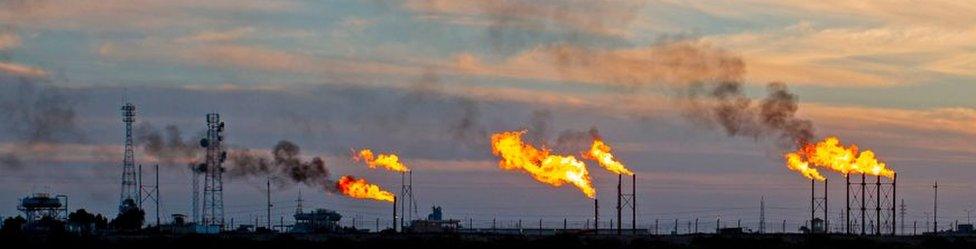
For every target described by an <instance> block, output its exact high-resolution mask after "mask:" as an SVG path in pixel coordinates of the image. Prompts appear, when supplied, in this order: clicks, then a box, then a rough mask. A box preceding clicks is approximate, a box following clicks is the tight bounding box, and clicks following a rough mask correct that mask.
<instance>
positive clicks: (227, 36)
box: [176, 27, 255, 43]
mask: <svg viewBox="0 0 976 249" xmlns="http://www.w3.org/2000/svg"><path fill="white" fill-rule="evenodd" d="M254 30H255V29H254V28H252V27H241V28H236V29H231V30H223V31H203V32H198V33H195V34H193V35H189V36H184V37H179V38H176V42H177V43H192V42H229V41H235V40H238V39H240V38H242V37H244V36H246V35H248V34H251V33H254Z"/></svg>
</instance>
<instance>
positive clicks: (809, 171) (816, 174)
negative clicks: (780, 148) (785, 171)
mask: <svg viewBox="0 0 976 249" xmlns="http://www.w3.org/2000/svg"><path fill="white" fill-rule="evenodd" d="M786 166H787V167H789V169H790V170H793V171H796V172H800V174H803V176H805V177H807V178H810V179H814V180H817V181H823V180H826V179H827V178H826V177H824V176H823V175H821V174H820V171H817V169H814V168H812V167H810V163H808V162H804V161H803V158H802V157H800V154H797V153H788V154H786Z"/></svg>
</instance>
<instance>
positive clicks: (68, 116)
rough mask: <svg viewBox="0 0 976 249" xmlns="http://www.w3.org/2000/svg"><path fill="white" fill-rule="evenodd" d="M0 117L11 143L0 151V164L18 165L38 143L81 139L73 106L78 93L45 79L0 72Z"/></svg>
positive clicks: (52, 144) (82, 136)
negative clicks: (60, 87)
mask: <svg viewBox="0 0 976 249" xmlns="http://www.w3.org/2000/svg"><path fill="white" fill-rule="evenodd" d="M0 89H3V91H2V93H0V121H2V122H3V129H4V134H5V135H7V136H11V137H10V138H9V139H10V140H8V141H9V142H10V143H12V144H13V146H10V150H9V151H6V152H4V153H3V154H2V155H0V167H3V168H8V169H20V168H23V167H24V164H25V163H26V162H27V161H26V160H25V157H31V156H34V155H36V154H38V152H37V150H38V149H39V146H41V145H45V146H54V147H55V149H57V150H60V149H61V148H59V147H60V146H59V145H61V144H62V143H65V142H79V143H80V142H84V141H85V140H86V139H85V136H84V134H83V133H82V131H81V129H79V127H78V120H77V114H76V112H75V109H74V106H75V105H76V104H77V103H78V102H79V101H80V100H79V98H78V96H75V95H71V94H68V93H66V92H65V91H64V90H63V89H59V88H58V87H55V86H52V85H50V84H49V83H48V82H47V81H46V80H45V79H41V78H33V77H27V76H10V75H3V74H2V73H0Z"/></svg>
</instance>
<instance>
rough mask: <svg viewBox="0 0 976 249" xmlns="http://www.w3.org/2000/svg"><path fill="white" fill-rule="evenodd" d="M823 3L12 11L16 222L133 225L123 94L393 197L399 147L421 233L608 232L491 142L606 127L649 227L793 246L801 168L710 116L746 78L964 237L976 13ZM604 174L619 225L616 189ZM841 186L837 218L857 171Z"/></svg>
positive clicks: (2, 31) (176, 203)
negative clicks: (367, 160) (717, 223)
mask: <svg viewBox="0 0 976 249" xmlns="http://www.w3.org/2000/svg"><path fill="white" fill-rule="evenodd" d="M821 2H824V3H821ZM826 2H827V1H792V0H785V1H784V0H779V1H764V0H752V1H688V2H685V1H669V0H646V1H645V0H609V1H590V0H568V1H550V0H541V1H489V0H402V1H394V0H369V1H345V0H336V1H252V0H216V1H203V2H201V1H185V0H176V1H143V0H140V1H122V0H102V1H55V0H41V1H26V0H7V1H0V106H2V107H4V108H3V110H2V111H0V119H2V120H3V124H4V125H5V126H4V127H3V130H2V131H0V154H2V156H0V164H2V165H3V167H0V186H2V188H0V215H2V216H4V217H7V216H13V215H16V214H18V212H17V210H16V206H17V201H18V198H21V197H23V196H25V195H27V194H29V193H32V192H45V191H46V192H55V193H63V194H67V195H69V198H70V204H71V208H72V209H75V208H86V209H89V210H94V211H96V212H99V213H103V214H108V215H110V216H114V215H115V212H116V206H117V205H118V196H119V184H120V183H119V182H120V174H121V166H120V165H121V155H122V141H123V126H122V122H121V120H120V117H119V112H118V110H119V106H120V105H121V104H122V101H123V98H125V99H127V100H128V101H129V102H132V103H133V104H135V105H136V106H137V108H138V111H137V112H138V114H137V115H138V116H137V126H140V125H141V126H146V125H151V126H153V127H155V128H158V129H161V128H163V127H165V126H167V125H174V126H176V127H178V128H179V129H180V130H181V131H182V132H183V135H184V136H183V138H185V139H187V140H192V139H191V138H192V137H194V135H196V134H198V133H200V132H201V131H203V130H204V129H205V128H206V127H205V122H204V121H205V120H204V115H205V114H206V113H209V112H219V113H220V114H221V115H222V117H223V118H224V120H225V121H226V122H227V143H228V144H229V145H228V146H229V149H231V150H242V149H250V150H251V151H254V152H256V153H268V150H270V149H271V147H272V146H274V145H275V144H276V143H278V142H279V141H281V140H288V141H291V142H294V143H295V144H296V145H298V146H300V147H301V149H302V152H301V153H302V155H303V156H306V157H314V156H319V157H322V158H323V159H324V160H325V165H326V166H327V167H328V168H329V170H330V171H331V173H332V176H331V178H333V180H334V179H338V177H339V176H341V175H346V174H351V175H356V176H358V177H364V178H366V179H369V180H370V182H374V183H377V184H379V185H381V186H383V187H384V188H387V189H389V190H391V191H395V192H398V191H399V189H400V186H399V175H397V174H395V173H392V172H384V171H381V170H375V169H368V168H367V167H366V166H365V165H364V164H362V163H359V162H356V161H354V160H353V159H352V156H353V151H354V150H358V149H361V148H370V149H372V150H374V151H377V152H383V153H396V154H398V155H399V156H400V159H401V161H403V162H404V163H405V164H407V165H408V166H409V167H411V168H412V169H413V171H414V178H415V179H414V192H415V195H416V199H417V201H418V208H419V209H420V210H419V211H418V214H419V215H420V216H425V215H426V214H427V213H428V211H429V207H430V206H432V205H438V206H443V207H444V211H445V216H446V217H450V218H457V219H463V220H467V219H468V218H472V219H475V221H476V224H475V225H478V226H486V224H490V221H491V219H492V218H497V219H498V220H499V221H500V222H501V221H504V222H509V223H510V222H513V221H515V220H518V219H525V220H529V221H533V222H535V221H537V220H538V219H543V220H545V221H546V222H548V223H551V224H557V223H558V224H560V225H561V224H562V223H561V220H562V219H563V218H567V219H569V221H570V222H571V223H573V222H575V223H576V224H581V223H583V222H584V221H585V220H586V219H589V218H591V217H592V200H591V199H588V198H586V197H585V196H584V195H583V194H582V193H580V192H579V190H577V189H575V188H573V187H572V186H562V187H551V186H548V185H544V184H542V183H538V182H536V181H534V180H533V179H532V177H530V176H528V175H526V174H523V173H519V172H514V171H505V170H502V169H500V168H499V165H498V158H497V157H496V156H495V155H493V154H492V148H491V144H490V142H491V140H490V136H491V134H492V133H497V132H502V131H512V130H522V129H525V130H527V133H526V135H525V137H526V138H527V141H529V142H531V143H532V144H534V145H536V146H539V147H542V146H546V147H550V148H553V149H554V151H555V152H558V153H562V154H566V155H573V156H577V157H578V156H579V152H578V151H559V149H560V148H559V140H560V139H559V138H560V137H563V135H567V134H572V133H578V132H585V131H587V130H589V129H590V128H591V127H592V128H596V129H598V130H599V133H600V135H601V136H602V138H603V139H604V140H605V141H606V142H607V143H608V144H610V145H611V146H613V148H614V152H616V155H617V157H618V158H619V159H620V160H621V161H623V162H624V163H625V164H626V165H627V166H628V167H630V168H631V169H633V171H634V172H635V173H636V174H637V176H638V192H639V193H638V197H637V198H638V213H639V214H640V215H641V220H639V221H638V222H639V224H638V225H640V226H643V227H647V226H650V225H651V224H653V220H654V219H661V220H662V221H663V220H674V219H680V220H682V222H684V221H688V220H694V219H695V218H701V219H703V222H704V221H706V220H707V221H708V222H714V220H715V219H717V218H721V219H722V220H727V221H729V222H730V223H728V224H727V225H733V224H734V223H731V222H733V221H734V220H738V219H742V221H743V224H744V225H746V226H748V227H751V228H755V227H756V223H757V219H758V216H759V200H760V198H761V197H763V196H764V197H765V200H766V202H767V203H766V204H767V210H766V215H767V220H768V221H769V222H770V223H771V224H775V225H770V226H771V227H776V228H777V229H776V230H777V231H778V230H779V226H777V225H778V224H779V223H780V222H782V220H784V219H785V220H788V222H790V224H791V225H790V227H791V228H788V229H790V230H795V227H797V226H799V225H800V223H802V222H803V220H804V219H806V218H807V217H808V216H809V185H810V184H809V180H808V179H806V178H804V177H803V176H802V175H800V174H797V173H796V172H793V171H790V170H789V169H787V168H786V166H785V164H784V162H783V157H782V154H783V153H784V152H786V151H788V150H792V149H793V148H790V147H789V146H784V145H783V144H782V143H781V141H779V139H778V138H777V137H775V136H773V135H768V134H763V135H759V136H730V135H728V134H727V132H726V130H724V129H722V127H719V126H717V125H716V124H715V123H714V122H712V121H713V120H702V119H699V118H696V117H698V116H702V115H705V114H702V113H700V112H698V111H701V110H700V109H694V107H693V104H694V103H691V102H692V101H690V100H689V96H688V95H689V93H690V92H692V91H693V90H694V89H695V86H696V85H697V84H699V83H704V84H705V85H708V84H710V83H714V82H716V81H735V82H741V83H742V84H743V86H744V88H743V90H744V93H745V94H746V95H747V96H748V97H750V98H752V99H753V101H752V102H751V103H749V105H750V106H749V107H748V108H756V107H755V105H759V104H760V102H761V101H762V99H763V98H764V97H766V91H767V90H766V89H767V84H768V83H770V82H782V83H785V84H786V85H787V86H788V90H789V91H790V92H792V93H794V94H795V95H796V96H798V99H799V109H798V111H797V113H796V115H797V117H798V118H800V119H807V120H810V121H811V122H812V124H813V128H814V129H815V132H816V133H815V138H816V139H820V138H823V137H826V136H837V137H839V138H840V140H841V141H842V142H844V143H846V144H857V145H858V146H859V147H860V148H861V149H870V150H873V151H874V152H875V154H876V155H877V156H878V158H879V159H880V160H882V161H884V162H886V163H887V164H888V167H890V168H892V169H894V170H895V171H897V172H898V173H899V182H898V184H899V189H898V195H899V199H902V198H904V200H905V203H906V205H907V209H908V210H907V212H908V217H907V218H906V221H908V222H909V223H911V221H912V220H918V222H919V227H922V223H923V222H924V221H925V220H930V219H931V218H927V217H931V216H930V214H931V211H932V210H931V206H932V194H931V192H932V187H931V185H932V184H933V183H934V182H935V181H938V182H939V186H940V187H939V191H940V193H939V194H940V210H939V219H940V224H949V223H951V222H952V221H955V220H960V221H965V219H966V218H967V217H966V210H969V209H973V208H976V198H974V197H973V195H972V194H973V193H976V192H974V191H976V185H974V184H973V183H972V182H973V181H972V180H973V179H972V178H973V176H976V167H974V166H976V98H973V97H972V95H973V94H976V84H974V82H976V15H973V13H976V3H973V2H966V1H909V0H892V1H829V2H830V3H826ZM750 110H752V109H750ZM190 142H193V143H195V142H196V141H190ZM136 155H137V163H139V164H143V165H144V166H148V165H152V164H156V163H160V162H161V160H160V159H159V158H154V157H152V156H149V155H147V153H144V151H143V149H142V147H139V150H137V151H136ZM15 161H16V162H19V163H14V162H15ZM164 164H178V165H161V171H163V172H162V177H161V178H162V179H161V180H162V182H161V185H162V187H161V189H162V199H163V202H164V203H163V206H162V215H163V218H164V220H166V219H168V217H169V214H173V213H184V214H188V213H189V212H190V211H189V210H190V192H191V189H190V187H189V186H190V184H189V183H190V175H191V173H190V172H189V170H188V169H187V168H186V167H185V166H184V165H183V164H182V163H165V162H164ZM587 166H588V168H589V173H590V176H591V177H592V178H593V182H594V183H595V185H596V189H597V192H598V194H597V198H599V199H600V202H601V207H602V209H601V215H602V216H604V217H601V220H609V219H610V218H611V217H612V216H614V214H613V213H612V211H611V207H612V206H613V205H614V201H615V200H613V199H615V196H614V195H615V188H616V186H615V184H616V182H615V180H616V179H615V175H612V174H611V173H609V172H607V171H605V170H602V169H600V168H599V167H598V165H597V164H596V163H595V162H590V161H588V162H587ZM147 173H148V172H147ZM823 173H824V174H825V175H826V176H827V178H828V179H829V182H830V192H831V193H830V195H831V199H830V204H831V205H830V212H831V213H830V217H828V218H830V219H831V222H836V220H837V219H838V218H839V217H840V215H841V211H842V208H843V200H844V199H843V196H844V192H843V190H844V186H843V184H842V183H843V181H844V178H843V177H842V175H839V174H837V173H832V172H828V171H824V172H823ZM145 178H147V179H148V178H150V177H149V176H145ZM263 181H264V180H263V178H261V177H247V176H244V177H227V180H225V182H226V183H225V184H226V185H225V186H226V187H225V189H226V190H225V191H226V192H225V205H226V209H227V210H226V212H227V216H228V219H230V218H234V219H235V220H236V221H237V223H242V222H251V220H253V219H254V218H255V217H258V216H262V215H264V211H263V210H264V196H263V188H264V182H263ZM146 183H147V184H151V181H146ZM628 184H629V183H628ZM300 185H302V184H290V183H284V184H281V185H279V186H276V187H275V189H273V190H272V192H273V193H272V195H273V199H274V200H273V201H274V202H275V203H276V204H275V209H274V212H275V214H273V216H274V218H273V219H274V220H278V217H279V216H284V217H285V222H286V223H287V222H289V220H290V215H291V214H292V212H294V209H295V206H296V204H295V199H296V198H297V195H298V191H299V186H300ZM628 186H629V185H628ZM300 189H301V192H302V193H303V198H304V199H305V200H306V202H305V203H304V207H305V208H306V209H307V208H329V209H334V210H338V211H339V212H340V213H342V214H343V215H344V216H345V217H347V218H352V217H357V220H359V222H363V221H367V223H360V226H365V227H366V228H372V227H373V226H374V220H375V219H376V218H380V219H385V220H389V216H390V214H389V209H390V208H389V204H386V203H382V202H376V201H368V200H360V199H352V198H348V197H343V196H341V195H337V194H335V193H329V192H328V191H324V190H322V189H321V187H320V186H314V185H311V186H305V185H302V186H301V187H300ZM149 215H150V216H152V215H154V214H153V213H152V212H149ZM344 222H351V220H349V219H344ZM478 222H480V223H478ZM384 224H385V223H384ZM531 224H535V223H531ZM628 224H629V221H628ZM669 224H670V223H669ZM713 224H714V223H713ZM712 226H713V225H707V226H706V227H709V228H710V227H712ZM667 227H668V228H667V229H665V228H664V226H662V228H661V229H662V231H665V230H669V229H671V227H670V226H667ZM682 229H684V228H682Z"/></svg>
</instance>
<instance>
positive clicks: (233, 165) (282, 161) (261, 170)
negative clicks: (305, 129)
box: [227, 140, 335, 191]
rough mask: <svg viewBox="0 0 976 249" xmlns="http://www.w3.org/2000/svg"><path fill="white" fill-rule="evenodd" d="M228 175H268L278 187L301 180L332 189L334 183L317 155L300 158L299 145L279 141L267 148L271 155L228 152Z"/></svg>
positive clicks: (244, 150)
mask: <svg viewBox="0 0 976 249" xmlns="http://www.w3.org/2000/svg"><path fill="white" fill-rule="evenodd" d="M229 159H230V165H229V166H230V167H229V168H228V171H227V173H228V175H229V176H231V177H245V178H247V177H253V178H264V177H268V178H269V179H271V180H272V181H274V182H275V183H276V185H278V186H284V185H286V184H289V183H302V184H305V185H307V186H314V185H318V186H321V187H324V188H325V189H326V190H329V191H334V190H335V189H334V187H335V184H334V183H333V182H332V181H331V180H329V176H330V173H329V169H328V168H327V167H325V161H323V160H322V158H320V157H314V158H312V159H311V160H309V161H304V160H303V159H302V158H301V148H299V147H298V145H296V144H294V143H292V142H290V141H285V140H282V141H279V142H278V144H276V145H275V146H274V148H273V149H272V151H271V157H267V156H265V155H259V154H256V153H254V152H252V151H250V150H247V149H242V150H236V151H233V152H231V153H230V156H229Z"/></svg>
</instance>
